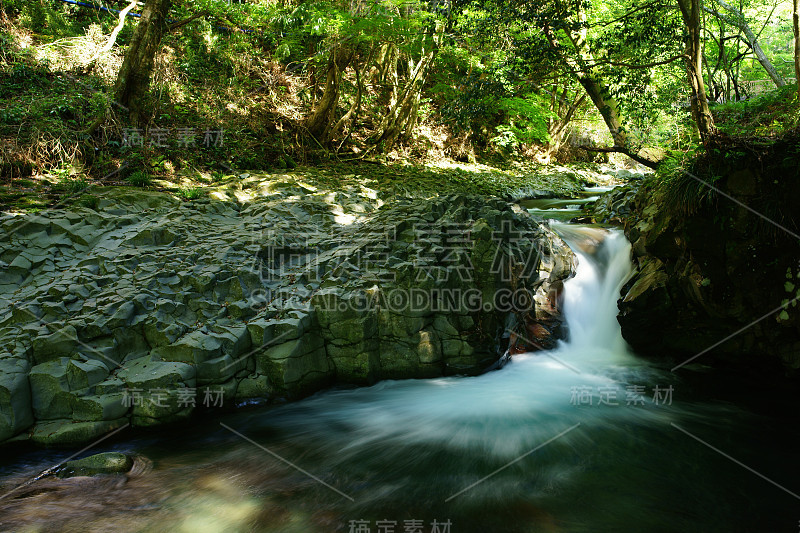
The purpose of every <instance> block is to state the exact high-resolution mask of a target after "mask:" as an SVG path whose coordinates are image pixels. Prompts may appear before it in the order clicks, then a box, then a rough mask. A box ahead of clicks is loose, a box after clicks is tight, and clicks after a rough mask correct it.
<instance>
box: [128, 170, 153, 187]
mask: <svg viewBox="0 0 800 533" xmlns="http://www.w3.org/2000/svg"><path fill="white" fill-rule="evenodd" d="M125 181H127V182H128V183H129V184H131V185H133V186H134V187H149V186H150V184H151V182H152V179H151V178H150V174H148V173H147V172H145V171H144V170H137V171H136V172H133V173H132V174H130V175H129V176H127V177H126V178H125Z"/></svg>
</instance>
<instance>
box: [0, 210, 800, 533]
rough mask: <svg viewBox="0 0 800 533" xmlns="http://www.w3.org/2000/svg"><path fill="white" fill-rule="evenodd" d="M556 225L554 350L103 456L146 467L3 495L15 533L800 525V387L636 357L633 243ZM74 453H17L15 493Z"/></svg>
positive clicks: (6, 470) (11, 476)
mask: <svg viewBox="0 0 800 533" xmlns="http://www.w3.org/2000/svg"><path fill="white" fill-rule="evenodd" d="M554 227H556V229H557V231H559V232H560V233H561V234H562V235H563V236H564V238H565V240H567V242H568V243H569V244H570V246H572V247H573V249H574V250H575V251H576V253H578V256H579V266H578V269H577V275H576V276H575V277H574V278H573V279H571V280H569V281H568V282H567V283H566V286H565V291H564V298H565V301H564V311H565V314H566V318H567V323H568V329H569V338H568V340H567V341H565V342H563V343H562V344H561V346H560V347H559V348H557V349H556V350H553V351H550V352H539V353H532V354H523V355H520V356H515V358H514V359H513V360H512V361H511V362H510V363H509V364H508V365H506V366H505V367H504V368H503V369H502V370H499V371H495V372H490V373H488V374H485V375H482V376H478V377H452V378H442V379H429V380H406V381H384V382H381V383H379V384H377V385H375V386H372V387H366V388H359V389H336V390H330V391H327V392H324V393H320V394H318V395H316V396H314V397H311V398H309V399H306V400H304V401H301V402H297V403H294V404H288V405H284V406H279V407H268V406H262V407H257V408H252V409H249V410H243V411H238V412H235V413H231V414H227V415H224V416H219V417H218V418H216V419H211V418H206V419H198V420H196V421H195V422H193V423H192V424H191V425H184V426H181V427H180V428H175V429H172V430H169V431H160V432H156V433H153V434H150V435H147V436H139V437H136V438H133V439H129V440H122V441H118V442H116V443H114V444H110V445H107V446H103V445H101V446H100V447H98V448H95V450H93V451H101V450H104V449H114V450H119V451H124V452H128V453H132V454H138V455H139V458H138V459H137V465H136V468H135V471H134V473H133V474H132V475H130V476H128V477H127V478H125V477H123V476H108V477H97V478H91V479H90V478H74V479H70V480H54V479H49V480H48V479H45V480H41V481H37V482H36V483H33V484H31V485H29V486H27V487H25V488H23V489H20V490H17V491H16V492H15V493H13V494H12V495H10V496H8V497H5V498H3V499H0V530H3V531H5V530H14V531H25V530H28V531H82V532H87V531H187V532H196V531H267V532H273V531H274V532H295V531H296V532H316V531H320V532H322V531H343V532H347V531H358V532H361V533H365V532H367V531H370V532H386V533H388V532H391V531H397V532H406V531H419V532H425V533H429V532H436V531H438V532H440V533H444V532H445V531H448V532H450V533H461V532H487V531H489V532H491V531H502V532H605V531H608V532H616V531H634V532H639V531H641V532H662V531H663V532H684V531H698V532H707V531H720V532H723V531H724V532H736V531H742V532H761V531H763V532H773V531H798V523H799V522H800V496H795V495H797V494H800V477H798V473H800V469H799V468H798V463H800V461H798V458H797V453H798V447H797V444H798V442H800V441H799V440H798V439H800V431H798V424H797V416H796V414H794V411H796V408H794V409H793V407H794V406H793V402H792V399H793V392H792V391H789V392H791V394H790V393H786V394H783V395H780V394H778V392H776V391H774V390H772V389H771V388H770V384H769V383H766V384H764V383H759V382H756V381H755V380H751V379H747V380H746V379H740V380H738V381H737V380H734V379H732V378H728V377H726V376H724V375H718V374H717V373H715V371H711V370H709V369H705V370H703V368H702V367H701V366H699V365H695V367H693V368H692V367H686V368H684V369H683V370H678V371H676V372H675V373H673V372H670V371H669V366H668V365H667V366H666V368H664V367H661V366H659V365H657V364H655V363H653V362H650V361H648V360H646V359H642V358H639V357H637V356H634V355H633V354H631V353H629V351H628V349H627V347H626V345H625V342H624V341H623V339H622V337H621V334H620V330H619V326H618V324H617V321H616V314H617V308H616V300H617V298H618V294H619V290H620V288H621V286H622V284H623V283H624V282H625V280H626V279H627V277H628V276H629V275H630V270H631V264H630V259H629V256H630V246H629V244H628V243H627V242H626V240H625V238H624V236H623V235H622V234H621V233H620V232H618V231H609V230H603V229H597V228H587V227H581V226H568V225H561V224H557V223H554ZM703 348H705V347H704V346H698V351H699V350H701V349H703ZM776 387H777V388H778V389H780V387H779V386H776ZM794 401H795V402H796V398H794ZM784 402H785V403H784ZM710 446H713V447H715V448H717V450H716V451H715V450H714V449H712V448H711V447H710ZM68 454H69V452H54V451H46V450H42V451H37V452H27V453H18V454H14V455H11V456H6V457H4V458H3V461H4V463H3V464H0V467H1V468H0V475H1V476H2V479H0V484H2V489H3V490H2V491H0V498H2V494H3V493H4V492H5V491H7V490H10V489H12V488H14V487H16V486H18V485H19V484H21V483H23V482H24V481H25V480H26V479H28V478H30V477H32V476H33V475H35V474H36V473H37V472H40V471H41V470H43V469H44V468H46V467H48V466H51V465H52V464H54V463H58V462H59V461H61V460H63V459H64V458H65V457H66V456H67V455H68ZM723 454H727V455H728V457H726V456H725V455H723ZM732 459H735V460H736V461H739V462H740V463H742V464H743V465H745V466H741V465H740V464H737V463H736V462H734V461H733V460H732ZM750 469H752V470H750ZM754 471H755V472H757V473H755V472H754ZM760 476H764V477H766V478H768V479H769V480H766V479H764V478H763V477H760ZM775 484H777V485H780V486H776V485H775ZM787 491H789V492H793V494H790V493H789V492H787ZM382 520H386V522H381V521H382ZM415 521H419V522H415ZM392 523H394V525H393V526H392ZM448 523H449V525H443V524H448ZM380 524H383V525H384V526H385V527H383V528H381V527H379V525H380ZM417 524H419V525H421V528H418V529H417V528H414V527H412V526H414V525H417Z"/></svg>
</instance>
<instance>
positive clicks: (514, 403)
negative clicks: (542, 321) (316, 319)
mask: <svg viewBox="0 0 800 533" xmlns="http://www.w3.org/2000/svg"><path fill="white" fill-rule="evenodd" d="M554 225H555V224H554ZM555 226H556V229H557V231H558V232H560V233H561V234H562V235H564V238H565V240H566V241H567V242H568V243H569V244H570V246H571V247H573V248H574V249H575V250H576V253H578V255H579V261H578V267H577V275H576V276H575V277H573V278H572V279H570V280H567V281H566V282H565V288H564V294H565V302H564V310H565V313H566V319H567V322H568V326H569V331H570V334H569V339H568V340H567V341H565V342H562V343H561V345H560V347H559V348H557V349H555V350H552V351H548V352H536V353H528V354H521V355H517V356H515V357H514V358H513V360H512V361H511V363H509V364H508V365H506V366H505V367H504V368H503V369H502V370H500V371H496V372H489V373H487V374H484V375H481V376H477V377H450V378H439V379H427V380H403V381H383V382H381V383H378V384H377V385H375V386H372V387H366V388H361V389H356V390H340V391H329V392H326V393H323V394H320V395H318V396H316V397H313V398H310V399H307V400H305V401H303V402H300V403H299V404H296V405H289V406H286V407H285V408H283V409H281V419H282V422H281V423H280V424H281V426H283V427H287V426H290V427H291V428H293V429H294V430H299V431H300V432H306V431H308V430H309V428H311V427H312V426H313V427H315V428H320V427H327V428H330V427H339V428H342V429H345V430H346V434H347V438H348V441H349V442H348V445H347V447H346V448H347V449H349V450H352V452H353V453H358V452H357V450H361V449H363V448H362V446H365V445H370V446H374V445H379V444H378V442H383V443H384V444H386V443H389V442H393V443H395V444H401V445H409V444H437V445H440V446H446V447H448V448H453V447H454V448H462V449H470V448H472V449H474V448H478V449H482V450H484V452H485V453H490V454H493V455H498V456H504V457H511V456H514V455H515V454H518V453H519V452H520V450H524V449H525V448H526V447H529V446H531V445H533V444H535V443H536V442H541V441H542V440H543V439H547V438H549V437H551V436H552V435H554V434H557V433H558V432H559V431H563V430H564V429H565V427H566V426H568V425H569V424H566V425H565V423H566V422H569V421H571V423H573V424H574V423H575V422H577V421H580V422H582V423H583V424H584V425H585V426H589V425H592V424H602V423H603V418H604V417H606V418H608V417H629V418H630V417H634V418H636V417H641V416H643V415H644V411H641V410H639V411H635V410H624V409H617V410H606V411H605V413H604V414H601V413H600V411H595V410H582V409H579V408H577V407H576V406H575V404H574V403H573V402H571V397H572V394H573V391H574V390H575V388H576V387H583V388H586V387H589V388H591V389H592V390H597V389H598V388H599V387H606V388H608V387H617V388H619V387H622V389H621V391H620V393H619V396H620V397H621V398H622V399H623V400H624V397H625V392H624V385H623V384H621V383H620V382H619V381H618V380H619V370H620V369H622V368H624V365H623V363H627V362H628V361H629V360H632V359H633V357H632V356H631V355H630V354H628V352H627V350H626V348H625V343H624V341H623V339H622V337H621V335H620V328H619V325H618V323H617V321H616V309H617V308H616V302H617V298H618V295H619V290H620V287H621V285H622V284H623V283H624V282H625V280H626V279H627V277H628V276H629V274H630V270H631V266H630V246H629V245H628V243H627V242H626V240H625V238H624V236H623V235H622V233H621V232H618V231H614V230H612V231H608V230H601V229H593V228H586V227H580V226H568V225H555ZM592 241H594V242H592ZM612 372H613V373H615V378H612V377H611V376H610V374H611V373H612ZM298 411H302V413H298ZM612 411H613V412H612ZM282 415H286V416H285V417H284V416H282ZM298 415H299V416H298ZM273 421H274V420H273ZM312 431H314V430H312ZM327 437H328V438H329V437H330V435H327ZM337 455H338V456H339V457H341V458H342V460H343V461H344V460H347V458H346V455H344V456H343V455H342V450H337Z"/></svg>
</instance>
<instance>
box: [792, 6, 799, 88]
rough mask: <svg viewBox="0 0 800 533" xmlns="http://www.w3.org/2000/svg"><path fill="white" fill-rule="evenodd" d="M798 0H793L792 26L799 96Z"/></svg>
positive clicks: (795, 77)
mask: <svg viewBox="0 0 800 533" xmlns="http://www.w3.org/2000/svg"><path fill="white" fill-rule="evenodd" d="M798 5H800V0H794V12H793V13H792V26H794V81H795V82H796V83H797V96H798V97H800V7H798Z"/></svg>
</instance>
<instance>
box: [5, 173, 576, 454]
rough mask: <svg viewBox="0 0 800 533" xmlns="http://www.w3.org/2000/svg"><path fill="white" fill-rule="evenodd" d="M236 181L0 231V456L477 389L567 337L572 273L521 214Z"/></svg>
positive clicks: (20, 218)
mask: <svg viewBox="0 0 800 533" xmlns="http://www.w3.org/2000/svg"><path fill="white" fill-rule="evenodd" d="M237 180H238V181H237V182H236V183H234V184H232V185H229V186H227V187H226V189H225V190H224V191H220V192H217V193H215V194H213V195H212V196H211V197H209V198H204V199H200V200H195V201H191V202H188V201H180V200H178V199H176V198H174V197H172V196H170V195H168V194H164V193H159V192H155V191H141V190H135V191H134V190H129V189H122V188H107V189H99V190H96V191H95V192H96V195H97V196H98V197H99V198H100V200H99V202H98V203H97V206H96V208H94V209H89V208H77V207H75V208H69V209H68V210H59V209H54V210H49V211H44V212H41V213H38V214H28V215H16V216H12V215H3V216H2V218H0V267H2V275H0V309H2V311H1V312H0V313H1V314H0V346H2V351H1V352H0V442H2V441H9V440H12V441H18V440H25V439H30V440H31V441H33V442H35V443H38V444H43V445H72V444H77V443H81V442H86V441H89V440H91V439H94V438H96V437H98V436H100V435H102V434H104V433H106V432H108V431H111V430H113V429H115V428H119V427H122V426H124V425H126V424H132V425H133V426H153V425H159V424H166V423H170V422H173V421H176V420H181V419H186V418H188V417H190V416H192V413H194V412H195V411H197V410H200V409H205V408H208V407H219V406H222V405H225V406H231V405H235V404H238V403H242V402H248V401H253V400H256V401H278V400H284V399H289V400H291V399H296V398H300V397H303V396H306V395H308V394H311V393H313V392H315V391H318V390H321V389H323V388H325V387H328V386H330V385H331V384H334V383H352V384H367V383H373V382H375V381H377V380H381V379H403V378H420V377H434V376H442V375H453V374H477V373H480V372H482V371H484V370H485V369H486V368H488V367H490V366H491V365H492V364H493V363H495V362H496V361H497V360H498V359H499V358H500V357H501V356H502V355H503V353H504V352H505V351H506V350H507V349H508V348H509V347H511V348H513V347H514V346H509V345H522V344H525V343H527V344H528V345H529V346H527V347H528V348H532V347H533V346H532V345H536V346H544V347H547V346H551V345H552V343H553V342H554V340H555V339H556V338H557V337H558V336H559V335H561V331H560V312H559V309H558V308H557V301H558V294H559V291H560V287H561V282H562V280H564V279H566V278H567V277H569V276H570V275H571V274H572V272H573V266H574V265H573V261H574V258H573V255H572V253H571V252H570V250H569V248H568V247H567V246H566V245H565V244H564V243H563V241H561V239H560V238H559V237H558V236H556V235H555V234H554V233H553V232H552V231H550V229H549V228H548V227H547V226H546V225H542V224H539V223H537V222H535V221H533V220H532V219H531V218H530V217H529V216H528V215H527V213H525V212H524V211H523V210H521V209H519V208H518V207H516V206H514V205H512V204H509V203H506V202H505V201H503V200H499V199H489V200H487V199H485V198H479V197H471V196H464V195H458V196H448V197H438V198H432V199H397V200H394V201H392V202H391V203H390V204H387V205H384V204H383V202H382V201H381V200H380V199H378V195H377V194H376V192H375V191H374V190H371V189H368V188H366V187H363V186H362V187H351V188H350V189H349V190H345V191H339V192H331V191H324V190H319V189H316V188H314V187H312V186H309V185H304V184H302V183H301V182H298V181H289V180H287V181H281V180H280V179H278V178H275V177H272V176H271V177H268V178H265V177H263V176H262V177H246V176H245V177H243V178H241V179H240V178H237ZM511 331H514V332H516V333H510V332H511ZM522 339H525V340H522Z"/></svg>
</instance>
